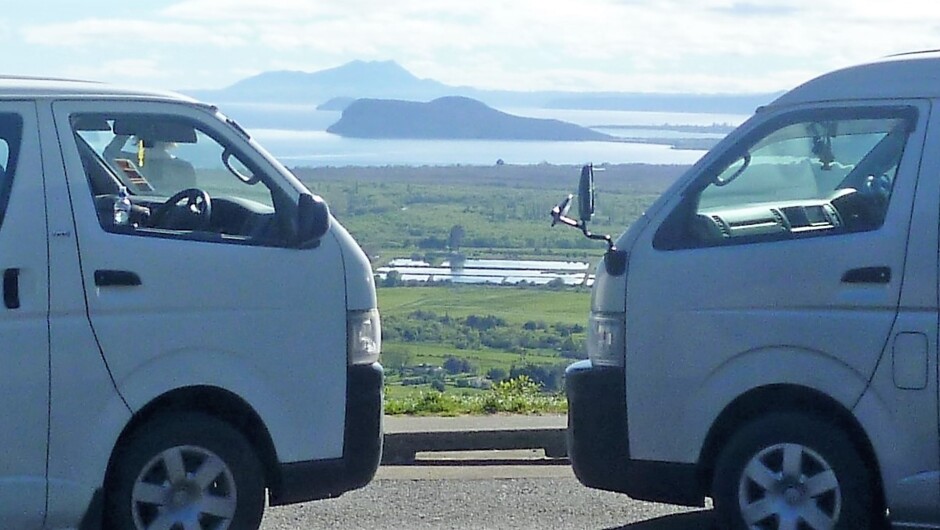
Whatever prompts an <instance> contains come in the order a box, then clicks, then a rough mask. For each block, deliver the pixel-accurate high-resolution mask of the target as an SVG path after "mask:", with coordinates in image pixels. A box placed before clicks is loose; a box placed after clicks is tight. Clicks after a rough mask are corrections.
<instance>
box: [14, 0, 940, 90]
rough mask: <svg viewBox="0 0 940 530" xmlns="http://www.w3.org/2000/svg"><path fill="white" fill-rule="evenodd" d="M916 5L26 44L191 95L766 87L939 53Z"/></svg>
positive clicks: (97, 30)
mask: <svg viewBox="0 0 940 530" xmlns="http://www.w3.org/2000/svg"><path fill="white" fill-rule="evenodd" d="M99 1H101V0H89V2H99ZM913 2H914V0H895V1H894V2H891V3H890V4H889V3H885V2H882V1H875V0H857V1H856V2H853V4H852V7H851V9H846V8H845V4H844V2H842V1H841V0H767V1H766V2H763V1H758V0H659V1H657V2H649V1H635V0H581V1H579V2H561V3H552V4H551V5H548V4H546V3H545V1H544V0H514V1H512V2H505V1H497V0H475V1H472V2H467V1H466V0H409V1H407V2H388V1H387V0H343V1H342V2H311V1H309V0H278V1H276V2H272V1H271V0H177V1H175V2H172V3H171V4H169V5H166V6H158V7H152V6H143V7H137V8H135V10H130V11H123V12H121V13H120V14H116V15H114V16H112V17H108V16H103V15H96V16H91V17H85V18H79V19H77V20H71V21H58V22H53V23H44V24H40V23H33V24H31V25H30V24H21V25H20V27H22V28H23V29H22V30H20V33H19V35H21V38H22V40H23V42H24V43H25V46H33V47H35V46H39V47H41V48H42V49H45V50H48V49H49V48H53V47H56V48H60V49H62V50H67V51H68V56H69V57H70V58H71V59H72V61H75V60H79V59H82V58H89V59H88V60H90V58H100V57H102V56H105V57H109V58H110V59H112V60H114V61H121V60H124V61H134V60H140V59H141V57H140V54H141V50H145V51H146V52H147V53H148V55H147V58H148V60H151V61H154V64H160V65H163V66H166V67H168V68H169V70H170V71H171V72H174V73H173V74H169V73H168V74H166V75H176V76H177V79H178V81H176V86H184V85H185V86H189V87H193V86H196V85H194V84H193V83H195V82H197V81H198V82H202V81H203V80H204V82H206V83H208V84H209V85H208V86H222V85H225V84H230V83H232V82H235V81H237V80H238V76H239V75H241V73H242V72H248V71H251V72H260V71H264V70H272V69H293V70H304V71H314V70H319V69H323V68H329V67H334V66H337V65H339V64H342V63H345V62H347V61H350V60H354V59H364V60H371V59H383V60H384V59H394V60H396V61H398V62H400V63H401V64H403V65H404V66H406V67H407V68H409V69H411V70H412V71H413V73H415V74H416V75H418V76H419V77H431V78H435V79H438V80H440V81H443V82H446V83H449V84H455V85H473V86H486V87H491V88H508V89H551V88H558V87H559V86H565V87H569V88H582V89H594V90H664V89H669V88H670V87H672V88H677V87H681V86H683V85H684V86H685V87H686V88H687V89H695V88H698V87H702V86H707V87H716V88H719V87H721V86H722V85H723V86H727V87H752V88H753V89H754V90H762V89H764V88H766V87H768V85H770V84H773V83H782V84H783V85H782V86H777V87H771V88H773V89H779V88H787V87H789V86H792V85H793V84H796V83H797V82H799V81H802V80H804V79H803V78H797V76H799V75H803V74H806V75H813V74H816V73H821V72H823V71H826V70H829V69H831V68H834V67H838V66H843V65H846V64H851V63H855V62H859V61H863V60H868V59H874V58H877V57H881V56H884V55H887V54H890V53H896V52H901V51H908V50H912V49H924V48H936V47H938V44H940V42H938V39H937V37H938V32H937V26H938V24H940V4H938V5H937V6H936V7H935V6H933V4H929V5H925V4H920V3H918V4H917V6H918V8H917V9H909V8H907V7H905V5H904V4H906V3H910V4H911V6H913V5H914V3H913ZM925 6H926V7H925ZM86 11H88V12H95V13H102V12H103V11H105V9H97V8H95V9H87V10H86ZM112 12H113V11H112ZM931 21H932V23H931ZM0 28H2V24H0ZM11 60H12V59H11ZM34 62H36V61H34ZM144 71H146V70H144ZM683 80H685V81H684V82H683Z"/></svg>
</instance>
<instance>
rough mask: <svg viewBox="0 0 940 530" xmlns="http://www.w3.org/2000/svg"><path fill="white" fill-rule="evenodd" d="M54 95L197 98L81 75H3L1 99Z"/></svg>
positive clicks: (190, 100)
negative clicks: (66, 77)
mask: <svg viewBox="0 0 940 530" xmlns="http://www.w3.org/2000/svg"><path fill="white" fill-rule="evenodd" d="M50 97H51V98H62V97H76V98H94V97H108V98H115V97H116V98H129V99H140V98H143V99H161V100H172V101H186V102H195V100H193V99H192V98H189V97H187V96H183V95H181V94H177V93H175V92H170V91H161V90H149V89H141V88H133V87H127V86H120V85H112V84H109V83H99V82H95V81H82V80H77V79H60V78H53V77H25V76H4V75H0V99H20V98H29V99H38V98H50Z"/></svg>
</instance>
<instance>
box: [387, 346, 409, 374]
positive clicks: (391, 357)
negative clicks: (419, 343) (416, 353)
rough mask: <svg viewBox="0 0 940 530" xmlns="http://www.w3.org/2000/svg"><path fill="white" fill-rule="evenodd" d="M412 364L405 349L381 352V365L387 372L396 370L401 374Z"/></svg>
mask: <svg viewBox="0 0 940 530" xmlns="http://www.w3.org/2000/svg"><path fill="white" fill-rule="evenodd" d="M411 363H412V356H411V352H410V351H408V350H406V349H398V348H395V349H388V350H385V351H383V352H382V364H383V365H384V366H385V367H386V368H388V369H389V370H398V373H399V374H401V373H402V372H403V371H404V368H405V367H406V366H410V365H411Z"/></svg>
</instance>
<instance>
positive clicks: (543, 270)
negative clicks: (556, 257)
mask: <svg viewBox="0 0 940 530" xmlns="http://www.w3.org/2000/svg"><path fill="white" fill-rule="evenodd" d="M590 270H591V264H589V263H585V262H578V261H536V260H496V259H468V260H465V261H464V262H463V263H462V264H458V266H452V265H451V263H450V262H449V261H444V262H443V263H441V264H440V265H438V266H432V265H431V264H430V263H427V262H425V261H419V260H411V259H395V260H392V261H390V262H389V263H388V265H385V266H383V267H379V268H377V269H375V274H376V276H378V277H379V278H380V279H383V280H384V279H385V278H387V277H388V274H389V273H390V272H392V271H395V272H397V273H398V275H399V278H400V279H401V280H402V281H409V282H422V283H423V282H432V281H433V282H453V283H464V284H497V285H516V284H520V283H523V282H525V283H529V284H533V285H546V284H548V283H551V282H552V281H553V280H561V281H562V282H563V283H564V284H565V285H588V286H590V285H593V283H594V274H593V273H591V272H590Z"/></svg>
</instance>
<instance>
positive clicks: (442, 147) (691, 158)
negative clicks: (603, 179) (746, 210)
mask: <svg viewBox="0 0 940 530" xmlns="http://www.w3.org/2000/svg"><path fill="white" fill-rule="evenodd" d="M222 108H223V110H224V111H225V112H226V113H227V114H229V115H230V116H231V117H233V118H235V119H236V120H238V121H239V122H240V123H242V125H243V126H244V127H245V128H246V129H248V130H249V131H250V132H251V134H252V136H254V137H255V138H256V139H257V140H258V141H259V142H260V143H261V144H262V145H263V146H265V148H266V149H267V150H268V151H270V152H271V154H273V155H274V156H275V157H276V158H278V160H280V161H281V163H283V164H284V165H286V166H288V167H325V166H334V167H343V166H387V165H394V166H442V165H443V166H449V165H487V166H488V165H493V164H495V163H496V161H497V160H502V161H503V162H505V163H507V164H519V165H527V164H542V163H548V164H558V165H581V164H585V163H594V164H604V163H608V164H629V163H645V164H683V165H685V164H693V163H694V162H695V161H697V160H698V159H699V158H700V157H701V156H702V155H703V154H704V151H700V150H679V149H673V148H671V147H670V146H667V145H655V144H642V143H624V142H549V141H494V140H375V139H361V138H343V137H341V136H337V135H334V134H330V133H327V132H326V128H327V127H329V126H330V125H332V124H333V123H335V122H336V121H337V120H339V118H340V115H341V113H340V112H338V111H318V110H315V109H314V108H312V107H308V106H301V105H265V104H244V103H242V104H239V103H229V104H225V105H222ZM505 111H506V112H509V113H510V114H514V115H517V116H527V117H534V118H552V119H560V120H563V121H567V122H570V123H575V124H578V125H581V126H585V127H593V128H595V129H596V130H600V131H602V132H605V133H607V134H610V135H613V136H620V137H645V138H677V139H682V138H691V139H699V138H721V137H722V136H723V135H721V134H715V133H696V132H677V131H673V130H668V129H663V130H659V129H623V128H621V127H623V126H625V125H643V126H650V125H663V124H669V125H712V124H730V125H737V124H740V123H741V122H743V121H744V120H745V119H746V118H747V116H742V115H733V114H691V113H669V112H628V111H597V110H566V109H506V110H505ZM605 126H614V127H617V128H606V127H605Z"/></svg>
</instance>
